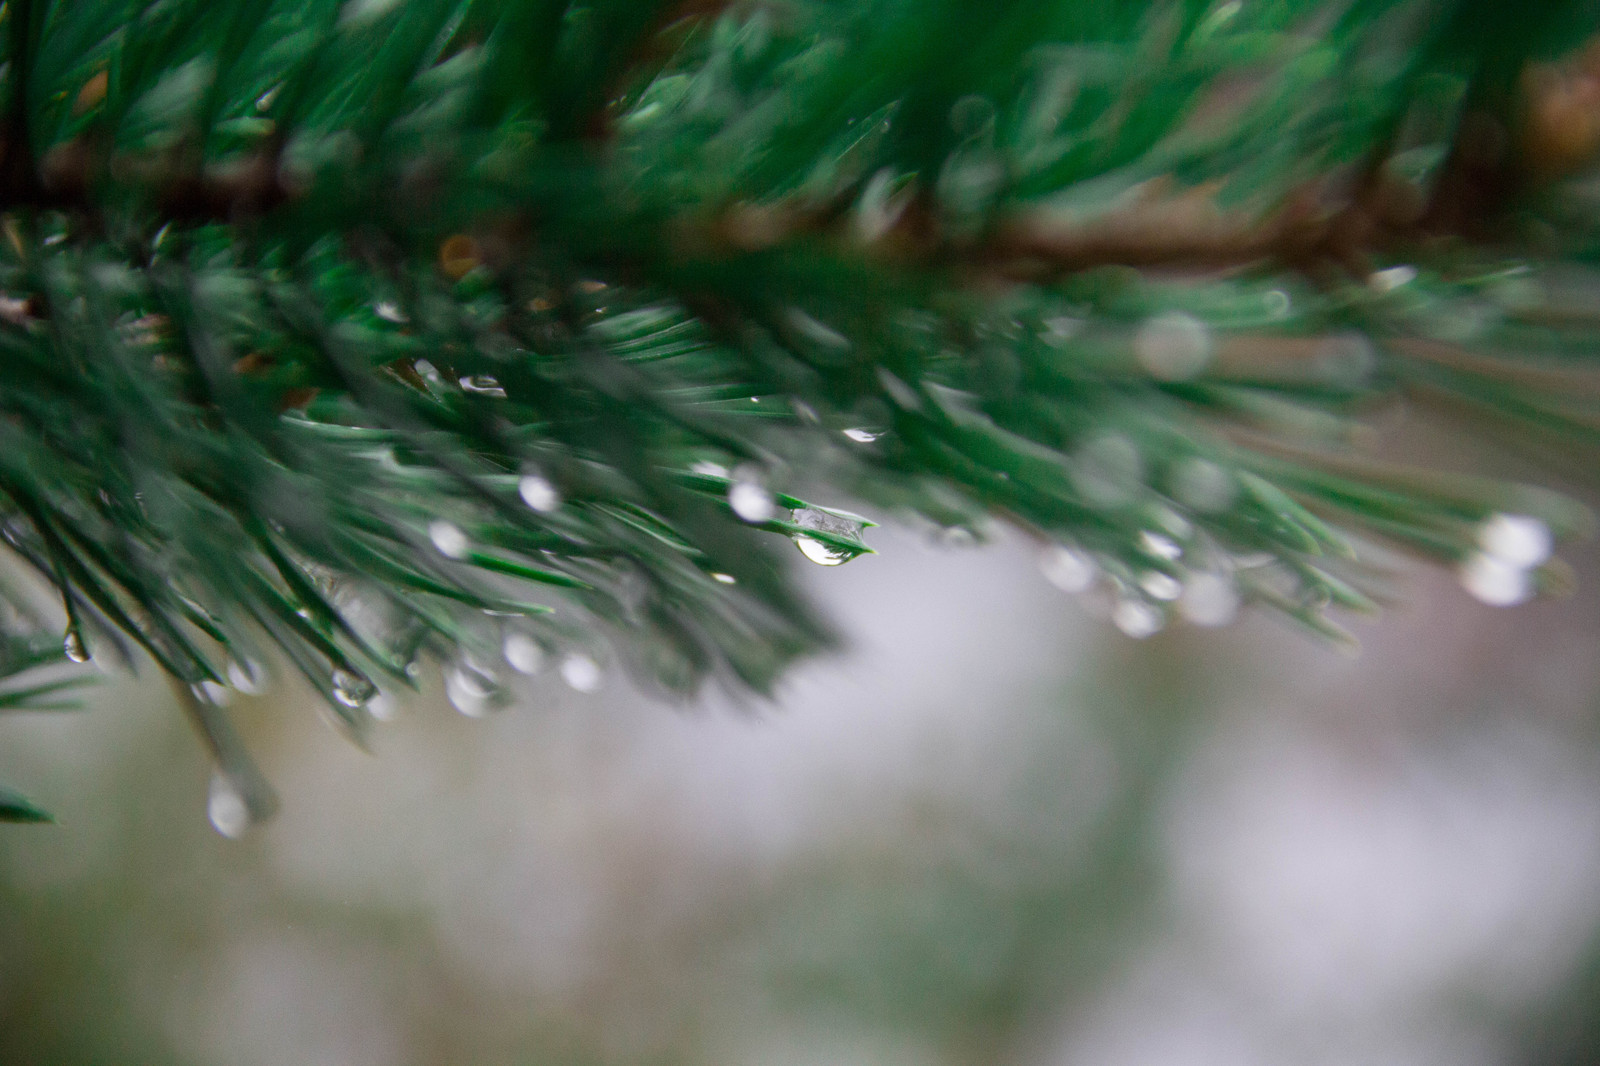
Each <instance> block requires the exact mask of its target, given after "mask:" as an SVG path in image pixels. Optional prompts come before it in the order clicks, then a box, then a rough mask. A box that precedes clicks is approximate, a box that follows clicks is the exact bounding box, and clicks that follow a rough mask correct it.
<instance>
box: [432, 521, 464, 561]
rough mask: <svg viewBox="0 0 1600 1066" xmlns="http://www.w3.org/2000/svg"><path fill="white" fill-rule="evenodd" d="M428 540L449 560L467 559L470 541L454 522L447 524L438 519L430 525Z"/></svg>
mask: <svg viewBox="0 0 1600 1066" xmlns="http://www.w3.org/2000/svg"><path fill="white" fill-rule="evenodd" d="M428 539H429V540H431V541H433V546H434V547H435V548H436V549H438V551H439V554H440V555H443V556H445V557H446V558H449V559H462V558H465V557H466V554H467V547H468V545H469V541H468V540H467V535H466V534H465V533H463V532H462V531H461V527H460V526H458V525H456V524H455V523H454V522H446V521H445V520H444V519H442V518H436V519H434V520H433V521H432V522H430V523H428Z"/></svg>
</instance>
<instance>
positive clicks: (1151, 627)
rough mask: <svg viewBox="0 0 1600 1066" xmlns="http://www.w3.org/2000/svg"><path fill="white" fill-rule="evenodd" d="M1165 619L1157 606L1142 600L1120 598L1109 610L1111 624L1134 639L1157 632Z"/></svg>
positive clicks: (1164, 622)
mask: <svg viewBox="0 0 1600 1066" xmlns="http://www.w3.org/2000/svg"><path fill="white" fill-rule="evenodd" d="M1166 621H1167V618H1166V615H1164V614H1162V613H1161V609H1160V608H1159V607H1157V606H1155V605H1154V604H1150V603H1146V602H1145V601H1144V600H1133V599H1127V600H1120V601H1118V603H1117V605H1116V606H1115V607H1114V608H1112V610H1111V622H1112V624H1113V625H1115V626H1116V627H1117V628H1118V629H1120V630H1122V632H1124V633H1126V634H1127V635H1128V636H1130V637H1132V638H1133V639H1135V640H1143V639H1144V638H1145V637H1149V636H1153V635H1155V634H1156V633H1159V632H1160V631H1161V627H1162V626H1163V625H1165V624H1166Z"/></svg>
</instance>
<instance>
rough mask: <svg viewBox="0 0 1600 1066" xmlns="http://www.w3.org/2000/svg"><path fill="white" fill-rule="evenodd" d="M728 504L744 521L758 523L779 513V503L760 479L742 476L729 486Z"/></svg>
mask: <svg viewBox="0 0 1600 1066" xmlns="http://www.w3.org/2000/svg"><path fill="white" fill-rule="evenodd" d="M728 506H729V507H730V508H732V509H733V513H734V514H736V515H738V516H739V518H740V519H741V520H742V521H745V522H749V523H751V524H752V525H756V524H759V523H762V522H766V521H769V520H771V518H772V516H773V515H775V514H777V513H778V503H777V501H776V500H774V499H773V498H772V493H771V492H770V491H768V489H767V487H766V486H765V485H763V484H761V483H760V482H759V481H753V480H750V479H749V478H748V477H747V476H746V477H740V478H739V479H738V480H736V481H734V482H733V483H732V484H731V485H729V486H728Z"/></svg>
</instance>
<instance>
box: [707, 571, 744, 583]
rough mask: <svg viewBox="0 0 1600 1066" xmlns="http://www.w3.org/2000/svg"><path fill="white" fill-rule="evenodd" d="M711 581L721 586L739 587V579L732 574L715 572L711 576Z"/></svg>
mask: <svg viewBox="0 0 1600 1066" xmlns="http://www.w3.org/2000/svg"><path fill="white" fill-rule="evenodd" d="M711 580H713V581H715V582H716V583H717V584H719V585H737V584H738V583H739V579H738V578H736V577H734V576H733V575H732V574H724V573H722V572H720V571H714V572H713V573H712V574H711Z"/></svg>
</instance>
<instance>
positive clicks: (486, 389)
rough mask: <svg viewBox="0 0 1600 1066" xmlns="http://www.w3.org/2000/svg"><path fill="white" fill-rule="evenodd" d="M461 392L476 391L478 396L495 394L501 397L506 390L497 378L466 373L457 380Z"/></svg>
mask: <svg viewBox="0 0 1600 1066" xmlns="http://www.w3.org/2000/svg"><path fill="white" fill-rule="evenodd" d="M456 384H458V385H460V386H461V389H462V391H463V392H472V393H476V394H478V395H479V396H495V397H501V398H503V397H504V396H505V394H506V390H505V389H504V388H503V387H502V386H501V384H500V382H499V380H498V379H496V378H494V377H491V376H490V375H488V374H468V375H467V376H465V377H463V378H460V379H458V380H457V382H456Z"/></svg>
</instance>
